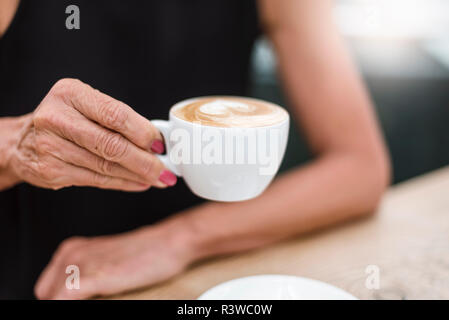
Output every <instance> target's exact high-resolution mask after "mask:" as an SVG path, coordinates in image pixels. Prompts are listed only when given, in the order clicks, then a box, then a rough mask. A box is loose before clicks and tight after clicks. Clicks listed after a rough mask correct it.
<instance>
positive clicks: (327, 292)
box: [198, 275, 357, 300]
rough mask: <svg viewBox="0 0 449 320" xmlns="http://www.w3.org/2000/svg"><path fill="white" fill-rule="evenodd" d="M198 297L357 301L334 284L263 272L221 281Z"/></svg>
mask: <svg viewBox="0 0 449 320" xmlns="http://www.w3.org/2000/svg"><path fill="white" fill-rule="evenodd" d="M198 300H357V298H356V297H354V296H353V295H351V294H349V293H347V292H346V291H343V290H342V289H340V288H337V287H334V286H332V285H330V284H327V283H324V282H321V281H317V280H312V279H306V278H301V277H295V276H285V275H259V276H252V277H245V278H239V279H234V280H230V281H227V282H224V283H222V284H219V285H217V286H215V287H213V288H211V289H209V290H207V291H206V292H205V293H203V294H202V295H201V296H200V297H199V298H198Z"/></svg>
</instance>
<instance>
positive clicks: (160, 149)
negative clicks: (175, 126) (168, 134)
mask: <svg viewBox="0 0 449 320" xmlns="http://www.w3.org/2000/svg"><path fill="white" fill-rule="evenodd" d="M151 151H153V152H154V153H159V154H161V153H164V151H165V147H164V143H163V142H162V141H161V140H154V141H153V143H152V144H151Z"/></svg>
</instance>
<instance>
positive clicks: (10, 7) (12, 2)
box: [0, 0, 20, 38]
mask: <svg viewBox="0 0 449 320" xmlns="http://www.w3.org/2000/svg"><path fill="white" fill-rule="evenodd" d="M19 2H20V0H0V38H1V37H2V35H3V34H4V33H5V31H6V30H7V29H8V27H9V25H10V23H11V21H12V19H13V18H14V15H15V13H16V11H17V7H18V6H19Z"/></svg>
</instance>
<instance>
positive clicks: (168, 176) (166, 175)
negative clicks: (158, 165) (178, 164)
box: [159, 170, 178, 187]
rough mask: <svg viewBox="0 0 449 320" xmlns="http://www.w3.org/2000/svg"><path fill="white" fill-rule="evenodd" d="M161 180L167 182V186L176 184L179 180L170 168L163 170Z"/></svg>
mask: <svg viewBox="0 0 449 320" xmlns="http://www.w3.org/2000/svg"><path fill="white" fill-rule="evenodd" d="M159 180H160V181H161V182H163V183H165V184H166V185H167V186H170V187H172V186H174V185H175V184H176V181H177V180H178V179H177V178H176V176H175V175H174V174H173V173H172V172H170V171H168V170H164V171H162V172H161V175H160V176H159Z"/></svg>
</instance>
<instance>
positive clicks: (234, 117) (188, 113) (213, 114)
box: [173, 97, 288, 128]
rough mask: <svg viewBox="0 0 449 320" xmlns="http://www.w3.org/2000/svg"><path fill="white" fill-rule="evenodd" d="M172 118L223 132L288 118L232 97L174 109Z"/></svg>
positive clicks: (256, 102)
mask: <svg viewBox="0 0 449 320" xmlns="http://www.w3.org/2000/svg"><path fill="white" fill-rule="evenodd" d="M173 114H174V115H175V116H176V117H178V118H180V119H183V120H186V121H189V122H198V123H201V124H202V125H207V126H214V127H226V128H230V127H231V128H232V127H237V128H254V127H264V126H270V125H273V124H276V123H279V122H282V121H283V120H285V119H287V118H288V114H287V112H286V111H285V110H284V109H282V108H281V107H278V106H276V105H274V104H271V103H268V102H262V101H260V100H255V99H249V98H235V97H212V98H210V97H209V98H200V99H197V100H195V101H193V102H191V103H189V104H186V105H184V106H182V107H181V108H177V109H176V110H174V111H173Z"/></svg>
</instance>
